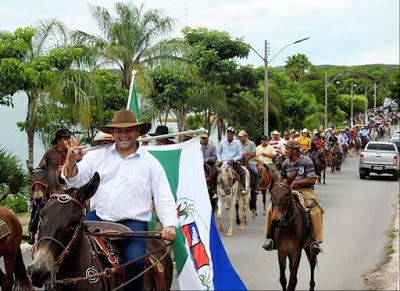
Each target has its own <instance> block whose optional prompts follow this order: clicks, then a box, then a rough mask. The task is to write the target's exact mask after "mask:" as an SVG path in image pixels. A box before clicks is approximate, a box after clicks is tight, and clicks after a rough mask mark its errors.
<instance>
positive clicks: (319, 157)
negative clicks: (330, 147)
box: [315, 150, 327, 184]
mask: <svg viewBox="0 0 400 291" xmlns="http://www.w3.org/2000/svg"><path fill="white" fill-rule="evenodd" d="M315 161H316V163H317V168H316V169H315V174H316V175H317V176H318V182H319V183H321V180H323V183H324V184H325V172H326V167H327V161H326V156H325V155H324V152H323V151H321V150H319V151H317V152H316V154H315Z"/></svg>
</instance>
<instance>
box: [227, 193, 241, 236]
mask: <svg viewBox="0 0 400 291" xmlns="http://www.w3.org/2000/svg"><path fill="white" fill-rule="evenodd" d="M236 195H240V194H239V193H237V194H236ZM236 195H233V194H232V201H231V205H230V207H229V208H230V209H229V226H228V231H227V233H226V236H232V235H233V221H234V219H235V217H234V215H235V213H234V211H235V210H234V209H235V208H236V207H233V205H232V204H234V203H236Z"/></svg>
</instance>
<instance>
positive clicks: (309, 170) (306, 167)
mask: <svg viewBox="0 0 400 291" xmlns="http://www.w3.org/2000/svg"><path fill="white" fill-rule="evenodd" d="M296 171H298V172H297V176H296V178H295V180H302V179H307V178H315V177H316V175H315V169H314V164H313V162H312V160H311V159H310V158H309V157H308V156H305V155H300V156H299V158H298V160H297V161H295V162H290V159H289V158H287V159H286V160H285V161H284V162H283V164H282V169H281V171H280V173H279V178H280V179H287V178H288V177H290V176H291V175H293V174H294V173H295V172H296Z"/></svg>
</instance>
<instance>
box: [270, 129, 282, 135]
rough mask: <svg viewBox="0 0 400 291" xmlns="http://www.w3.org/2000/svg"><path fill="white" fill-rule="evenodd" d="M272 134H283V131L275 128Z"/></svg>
mask: <svg viewBox="0 0 400 291" xmlns="http://www.w3.org/2000/svg"><path fill="white" fill-rule="evenodd" d="M271 134H281V133H280V132H278V131H277V130H276V129H275V130H274V131H273V132H271Z"/></svg>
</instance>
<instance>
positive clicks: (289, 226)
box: [271, 173, 317, 290]
mask: <svg viewBox="0 0 400 291" xmlns="http://www.w3.org/2000/svg"><path fill="white" fill-rule="evenodd" d="M296 175H297V173H296V174H294V175H292V176H291V177H289V178H288V179H287V180H279V181H276V180H274V182H273V185H272V189H271V202H272V216H271V222H272V224H273V225H274V226H275V238H274V241H275V245H276V247H277V249H278V259H279V268H280V278H279V281H280V283H281V285H282V290H295V288H296V285H297V271H298V268H299V264H300V259H301V251H302V250H303V249H304V251H305V252H306V255H307V258H308V261H309V263H310V269H311V280H310V290H314V287H315V282H314V269H315V265H316V262H317V257H316V255H315V254H312V253H311V250H310V245H311V229H310V223H311V222H310V218H309V214H308V213H307V212H306V211H305V210H304V209H303V208H302V206H299V203H298V202H296V199H295V195H294V194H293V192H292V189H291V188H290V184H291V183H292V181H293V180H294V178H295V176H296ZM275 181H276V182H275ZM287 258H289V269H290V278H289V284H288V285H287V280H286V276H285V270H286V259H287Z"/></svg>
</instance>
